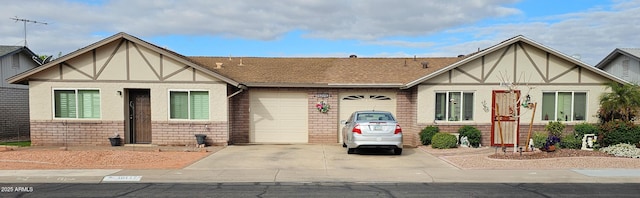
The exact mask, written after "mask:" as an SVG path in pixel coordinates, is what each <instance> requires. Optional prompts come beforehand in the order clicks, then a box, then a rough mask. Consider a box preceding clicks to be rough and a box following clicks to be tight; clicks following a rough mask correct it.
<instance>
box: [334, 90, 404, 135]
mask: <svg viewBox="0 0 640 198" xmlns="http://www.w3.org/2000/svg"><path fill="white" fill-rule="evenodd" d="M338 97H339V100H340V114H339V119H340V120H341V121H342V120H347V119H349V116H351V113H353V112H354V111H361V110H379V111H389V112H391V113H393V114H394V115H395V114H396V93H395V92H343V93H340V94H339V96H338ZM342 126H343V125H342V124H340V123H339V124H338V130H340V135H339V137H338V139H339V140H340V142H342V134H341V130H342Z"/></svg>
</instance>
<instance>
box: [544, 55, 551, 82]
mask: <svg viewBox="0 0 640 198" xmlns="http://www.w3.org/2000/svg"><path fill="white" fill-rule="evenodd" d="M549 56H550V54H549V52H547V60H546V61H547V63H546V67H547V71H546V74H545V77H544V78H545V79H547V81H546V82H549Z"/></svg>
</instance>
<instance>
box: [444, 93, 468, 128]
mask: <svg viewBox="0 0 640 198" xmlns="http://www.w3.org/2000/svg"><path fill="white" fill-rule="evenodd" d="M435 120H446V121H461V120H473V92H437V93H436V111H435Z"/></svg>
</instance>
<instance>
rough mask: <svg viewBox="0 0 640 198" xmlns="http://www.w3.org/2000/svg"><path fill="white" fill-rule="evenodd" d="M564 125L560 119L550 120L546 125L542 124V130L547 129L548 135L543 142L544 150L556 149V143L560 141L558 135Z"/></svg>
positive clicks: (560, 133)
mask: <svg viewBox="0 0 640 198" xmlns="http://www.w3.org/2000/svg"><path fill="white" fill-rule="evenodd" d="M564 128H565V125H564V124H562V123H561V122H560V121H556V122H554V121H550V122H549V124H547V126H544V130H545V131H547V133H548V136H547V139H546V141H545V143H544V150H546V151H547V152H552V151H555V150H556V146H555V145H556V143H559V142H560V136H562V133H563V131H564Z"/></svg>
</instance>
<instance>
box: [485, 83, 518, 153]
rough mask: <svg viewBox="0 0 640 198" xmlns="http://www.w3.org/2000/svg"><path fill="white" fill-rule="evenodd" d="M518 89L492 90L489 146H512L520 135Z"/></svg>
mask: <svg viewBox="0 0 640 198" xmlns="http://www.w3.org/2000/svg"><path fill="white" fill-rule="evenodd" d="M518 98H520V90H513V91H508V90H494V91H493V97H492V100H493V101H492V102H493V103H492V105H491V106H492V108H491V117H492V120H491V146H503V147H504V146H506V147H512V146H514V143H517V142H518V139H519V136H520V132H519V131H520V116H519V115H520V105H519V102H518Z"/></svg>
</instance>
